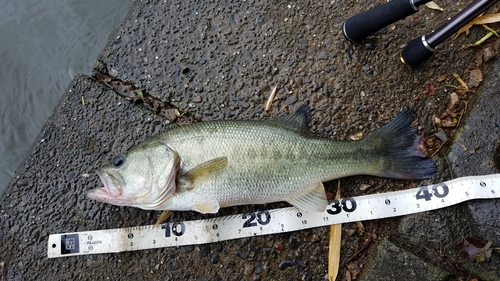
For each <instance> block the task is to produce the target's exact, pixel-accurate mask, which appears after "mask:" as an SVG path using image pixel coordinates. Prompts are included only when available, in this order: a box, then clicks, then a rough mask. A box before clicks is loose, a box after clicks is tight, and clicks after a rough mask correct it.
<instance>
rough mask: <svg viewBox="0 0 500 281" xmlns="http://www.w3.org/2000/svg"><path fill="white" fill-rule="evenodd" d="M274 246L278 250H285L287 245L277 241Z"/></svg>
mask: <svg viewBox="0 0 500 281" xmlns="http://www.w3.org/2000/svg"><path fill="white" fill-rule="evenodd" d="M274 248H275V249H276V250H278V251H283V250H285V246H284V245H283V244H281V243H279V242H276V243H275V244H274ZM265 251H266V250H265V249H264V252H265Z"/></svg>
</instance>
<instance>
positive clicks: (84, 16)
mask: <svg viewBox="0 0 500 281" xmlns="http://www.w3.org/2000/svg"><path fill="white" fill-rule="evenodd" d="M0 4H1V7H2V8H1V9H0V96H1V100H0V194H2V193H3V192H4V191H5V189H6V187H7V184H8V183H9V181H10V179H11V177H12V175H13V174H14V171H15V169H16V168H17V166H18V165H19V163H20V162H21V160H22V159H23V158H24V157H25V156H26V153H27V151H28V149H29V147H30V145H31V143H32V142H33V141H34V139H35V137H36V136H37V135H38V133H39V132H40V129H41V128H42V125H43V124H44V123H45V121H46V120H47V118H48V117H49V116H50V115H51V114H52V112H53V110H54V107H55V106H56V105H57V102H58V101H59V99H60V98H61V96H62V95H63V93H64V90H65V89H66V86H67V85H68V84H69V82H70V81H71V79H72V78H73V76H74V75H75V74H77V73H85V74H90V72H91V69H92V63H93V61H94V60H95V59H96V58H97V56H98V54H99V53H100V51H101V50H102V49H103V48H104V46H105V45H106V43H107V40H108V38H109V37H110V36H111V35H113V33H114V31H115V30H116V29H117V28H118V27H119V25H120V23H121V21H122V20H123V19H124V18H125V16H126V14H127V12H128V11H129V9H130V7H131V6H132V4H133V1H132V0H105V1H103V0H85V1H82V0H36V1H34V0H15V1H11V0H0Z"/></svg>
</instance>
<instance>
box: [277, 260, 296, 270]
mask: <svg viewBox="0 0 500 281" xmlns="http://www.w3.org/2000/svg"><path fill="white" fill-rule="evenodd" d="M291 266H294V262H293V261H291V260H284V261H282V262H280V264H279V265H278V268H279V269H280V270H285V269H287V268H289V267H291Z"/></svg>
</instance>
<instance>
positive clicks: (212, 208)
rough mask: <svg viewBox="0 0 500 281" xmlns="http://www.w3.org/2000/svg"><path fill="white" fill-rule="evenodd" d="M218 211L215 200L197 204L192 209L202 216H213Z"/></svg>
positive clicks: (217, 204)
mask: <svg viewBox="0 0 500 281" xmlns="http://www.w3.org/2000/svg"><path fill="white" fill-rule="evenodd" d="M219 209H220V205H219V202H218V201H217V200H215V199H214V200H209V201H205V202H202V203H198V204H196V205H195V206H194V207H193V210H195V211H197V212H199V213H202V214H207V213H208V214H215V213H217V212H218V211H219Z"/></svg>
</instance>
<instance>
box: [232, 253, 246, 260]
mask: <svg viewBox="0 0 500 281" xmlns="http://www.w3.org/2000/svg"><path fill="white" fill-rule="evenodd" d="M234 254H235V255H236V256H237V257H238V258H240V259H246V258H248V253H246V252H242V251H234Z"/></svg>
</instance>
